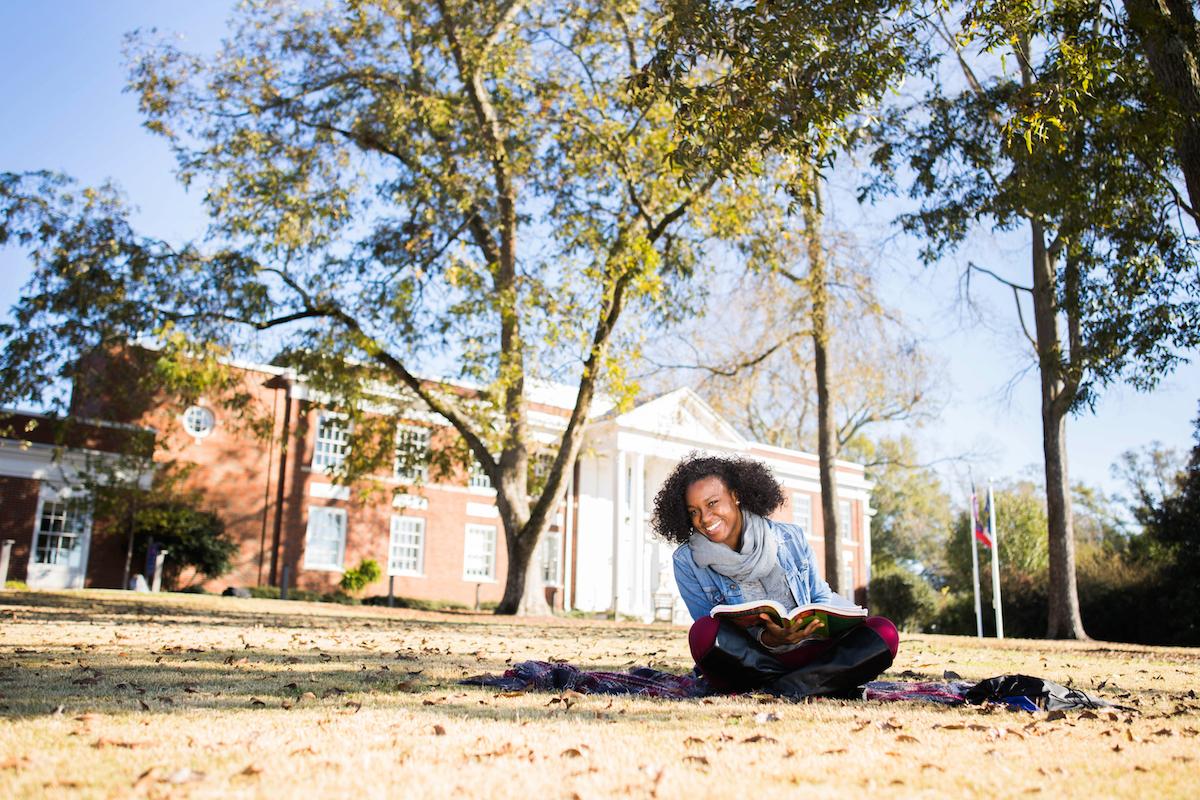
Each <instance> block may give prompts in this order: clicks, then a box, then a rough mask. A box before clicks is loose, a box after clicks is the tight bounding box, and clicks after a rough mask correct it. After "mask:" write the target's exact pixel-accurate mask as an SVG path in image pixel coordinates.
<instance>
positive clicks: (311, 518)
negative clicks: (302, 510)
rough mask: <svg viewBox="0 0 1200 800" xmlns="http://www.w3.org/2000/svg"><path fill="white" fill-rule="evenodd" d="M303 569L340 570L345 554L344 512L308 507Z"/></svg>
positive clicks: (342, 510) (339, 509)
mask: <svg viewBox="0 0 1200 800" xmlns="http://www.w3.org/2000/svg"><path fill="white" fill-rule="evenodd" d="M304 542H305V544H304V568H305V569H329V570H340V569H341V568H342V558H343V556H344V554H345V552H346V510H345V509H343V508H325V507H323V506H309V507H308V533H307V534H306V536H305V539H304Z"/></svg>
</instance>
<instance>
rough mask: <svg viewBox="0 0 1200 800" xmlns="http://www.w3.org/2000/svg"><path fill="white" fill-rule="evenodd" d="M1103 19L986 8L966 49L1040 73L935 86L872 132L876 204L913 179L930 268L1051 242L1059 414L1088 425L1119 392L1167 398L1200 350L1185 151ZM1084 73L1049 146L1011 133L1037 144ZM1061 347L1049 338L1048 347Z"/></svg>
mask: <svg viewBox="0 0 1200 800" xmlns="http://www.w3.org/2000/svg"><path fill="white" fill-rule="evenodd" d="M1101 8H1102V6H1100V5H1096V4H1092V3H1080V2H1058V3H1051V4H1046V5H1045V6H1041V7H1038V8H1036V9H1029V10H1028V13H1024V12H1021V13H1015V14H1014V13H1009V12H1011V9H1008V10H1007V11H1006V6H1005V5H1004V4H1002V3H994V4H985V3H977V4H974V13H973V15H972V16H971V18H970V19H969V23H970V24H972V25H973V26H974V27H973V28H971V29H970V30H968V31H967V32H965V33H964V34H963V41H964V43H965V44H967V45H970V44H971V43H972V42H975V43H976V44H977V45H980V44H981V45H983V46H988V47H993V48H995V50H994V51H993V52H992V53H990V54H989V55H991V56H993V57H994V56H995V55H999V54H1000V52H1002V51H1009V50H1013V49H1019V48H1021V47H1027V48H1028V50H1029V53H1028V57H1027V59H1023V58H1014V59H1013V60H1014V61H1016V62H1017V64H1018V66H1020V65H1021V64H1022V63H1024V65H1025V66H1024V67H1021V68H1019V69H1015V70H1009V71H1002V70H1001V71H996V72H994V73H993V74H991V75H987V74H982V73H980V74H978V75H976V74H975V73H973V72H972V73H971V80H973V81H975V82H976V83H975V84H974V85H971V86H966V87H963V85H962V83H949V82H945V83H943V82H934V83H933V84H932V85H933V88H932V89H931V90H930V91H929V92H928V94H927V95H926V97H925V98H924V99H923V100H922V101H921V102H920V103H918V104H917V105H915V106H912V107H903V108H897V109H895V110H894V111H893V113H892V114H891V115H890V116H889V117H888V118H887V119H886V121H884V122H882V123H881V124H880V125H878V126H877V127H876V130H875V132H874V141H875V142H876V143H877V144H878V148H877V150H876V152H875V164H876V166H877V167H878V171H877V172H876V173H875V179H874V182H873V183H872V185H871V186H869V187H868V188H867V189H866V190H865V192H864V195H865V196H874V194H875V192H878V191H880V190H882V189H884V188H885V187H889V186H893V184H892V181H893V179H894V178H895V176H896V174H897V172H896V169H897V168H898V167H903V168H906V172H907V174H911V176H912V181H911V185H910V190H909V191H910V194H911V195H912V196H913V197H914V198H915V199H916V200H918V201H919V203H920V207H919V209H918V210H917V211H915V212H913V213H911V214H907V215H905V216H903V217H902V218H901V222H902V224H903V226H904V228H905V229H906V230H909V231H913V232H916V233H919V234H921V235H922V237H923V238H924V240H925V242H926V246H925V249H924V251H923V252H924V257H925V259H926V261H929V262H933V261H936V260H937V259H939V258H941V257H942V256H944V255H946V254H948V253H950V252H952V251H954V250H955V249H957V248H958V247H959V246H960V245H962V244H963V243H964V242H966V241H968V238H969V236H970V234H971V233H972V231H973V230H975V228H976V227H977V226H983V227H989V228H991V229H993V230H998V231H1008V230H1015V229H1018V228H1024V227H1025V226H1026V225H1028V224H1031V223H1032V224H1034V225H1035V226H1039V227H1040V229H1041V230H1042V231H1044V236H1043V238H1042V241H1040V242H1038V243H1036V244H1035V245H1034V252H1035V253H1036V252H1039V251H1038V248H1044V253H1045V255H1046V257H1047V258H1048V259H1049V260H1050V262H1051V264H1052V265H1054V267H1055V269H1054V271H1053V272H1052V276H1051V277H1052V279H1053V281H1054V285H1053V286H1051V287H1049V288H1050V290H1051V291H1052V293H1053V294H1052V297H1049V298H1047V300H1048V302H1050V303H1051V308H1052V310H1053V312H1054V313H1055V314H1056V315H1062V317H1063V318H1064V319H1065V321H1066V326H1065V327H1066V328H1068V329H1069V331H1070V333H1069V336H1065V337H1063V339H1062V341H1061V342H1059V341H1058V337H1059V334H1058V333H1057V332H1055V333H1054V339H1055V342H1056V343H1057V346H1058V347H1060V348H1061V352H1060V353H1059V356H1058V357H1057V359H1056V360H1053V361H1047V360H1046V359H1045V358H1043V359H1042V366H1043V368H1044V369H1047V370H1051V371H1053V372H1054V374H1055V376H1056V379H1059V380H1062V381H1063V382H1064V388H1063V394H1062V397H1063V400H1062V401H1061V402H1062V403H1064V404H1065V406H1068V407H1070V408H1072V409H1074V410H1080V409H1083V408H1087V407H1090V406H1091V405H1093V404H1094V402H1095V400H1096V398H1097V397H1098V393H1099V391H1100V390H1101V389H1102V388H1103V387H1105V386H1107V385H1108V384H1110V383H1113V382H1116V381H1126V382H1128V383H1130V384H1132V385H1133V386H1135V387H1137V388H1139V389H1147V388H1150V387H1152V386H1154V385H1155V384H1156V382H1157V381H1158V380H1159V378H1160V377H1161V376H1162V375H1163V374H1164V373H1165V372H1167V371H1169V370H1170V369H1171V368H1172V367H1173V366H1174V365H1176V364H1178V363H1180V361H1181V360H1183V359H1185V358H1186V352H1187V349H1188V348H1190V347H1194V346H1195V345H1196V344H1197V342H1198V341H1200V288H1198V286H1197V283H1196V281H1195V280H1194V274H1195V270H1196V268H1197V267H1196V265H1197V259H1196V250H1195V243H1194V242H1192V241H1190V240H1189V238H1188V236H1187V233H1186V231H1185V230H1183V229H1182V227H1181V226H1180V224H1179V219H1178V218H1173V217H1172V216H1171V215H1170V214H1169V213H1167V212H1166V209H1169V208H1170V207H1171V206H1172V204H1174V203H1175V201H1176V197H1175V195H1174V193H1173V191H1172V188H1171V179H1172V178H1174V177H1175V176H1176V173H1175V172H1174V168H1173V166H1172V164H1173V152H1172V151H1173V147H1174V144H1173V141H1174V140H1173V135H1172V131H1171V129H1170V126H1169V125H1168V124H1167V120H1166V119H1165V117H1164V116H1163V115H1157V114H1147V113H1144V111H1143V109H1146V108H1156V107H1158V106H1160V105H1161V104H1162V97H1161V95H1160V94H1159V93H1158V91H1157V90H1156V88H1155V87H1154V85H1153V84H1152V82H1151V81H1150V78H1149V74H1148V71H1147V68H1146V65H1145V63H1144V62H1143V61H1142V60H1141V58H1140V57H1139V56H1138V54H1137V51H1136V48H1134V47H1131V46H1130V42H1129V41H1128V38H1127V34H1126V32H1125V31H1123V29H1122V28H1120V26H1117V25H1110V24H1104V23H1105V21H1104V20H1097V19H1096V18H1095V17H1094V16H1093V14H1094V12H1095V11H1096V10H1097V9H1101ZM1094 23H1097V24H1094ZM1063 45H1066V47H1065V49H1064V47H1063ZM962 55H963V57H964V59H966V60H969V58H970V56H971V55H972V53H971V50H970V49H969V48H968V49H965V50H963V51H962ZM1078 58H1083V59H1085V60H1086V65H1087V66H1086V68H1087V69H1088V70H1090V72H1091V73H1092V74H1093V75H1094V79H1093V80H1091V81H1090V82H1089V84H1088V85H1087V87H1086V90H1083V89H1079V88H1078V87H1076V89H1077V91H1075V92H1074V93H1072V94H1071V96H1070V108H1069V113H1066V112H1065V111H1064V113H1062V114H1061V115H1049V116H1043V119H1044V120H1046V121H1047V124H1045V125H1043V126H1041V127H1036V128H1034V129H1033V130H1034V131H1035V133H1036V136H1037V138H1038V139H1039V140H1040V141H1038V142H1036V146H1032V147H1031V146H1030V144H1029V143H1028V142H1026V141H1025V135H1024V134H1022V135H1020V136H1019V137H1017V138H1016V139H1014V137H1012V136H1011V135H1010V130H1009V129H1008V127H1006V126H1008V125H1010V124H1018V121H1020V120H1024V121H1025V122H1021V123H1019V124H1020V125H1023V126H1026V127H1025V130H1026V131H1028V130H1030V128H1028V126H1027V123H1028V120H1027V118H1026V115H1027V113H1028V112H1029V109H1030V108H1033V107H1037V106H1038V104H1039V102H1040V100H1041V99H1043V98H1044V97H1045V96H1047V95H1048V94H1053V95H1054V96H1056V97H1059V98H1060V100H1061V99H1062V97H1063V94H1062V92H1061V91H1060V90H1061V89H1062V86H1063V84H1062V81H1064V80H1068V79H1070V78H1072V77H1073V78H1074V79H1078V77H1079V75H1080V67H1079V65H1078V64H1077V63H1074V62H1072V61H1071V60H1072V59H1078ZM981 60H982V59H981ZM1068 62H1071V63H1068ZM1050 120H1052V123H1051V122H1050ZM1035 260H1036V259H1035ZM981 266H985V267H986V266H988V265H986V264H982V265H981ZM993 266H995V265H993ZM1020 283H1021V282H1019V281H1018V282H1017V288H1016V290H1017V291H1019V290H1020V288H1021V287H1020ZM1027 291H1028V289H1027ZM1039 291H1041V290H1040V289H1039V288H1038V287H1036V286H1035V287H1033V294H1034V296H1035V302H1038V301H1037V300H1036V298H1037V297H1038V293H1039ZM1048 335H1049V332H1048V331H1045V330H1041V328H1040V327H1039V332H1038V337H1039V342H1040V343H1041V345H1043V346H1048V341H1047V340H1046V337H1047V336H1048Z"/></svg>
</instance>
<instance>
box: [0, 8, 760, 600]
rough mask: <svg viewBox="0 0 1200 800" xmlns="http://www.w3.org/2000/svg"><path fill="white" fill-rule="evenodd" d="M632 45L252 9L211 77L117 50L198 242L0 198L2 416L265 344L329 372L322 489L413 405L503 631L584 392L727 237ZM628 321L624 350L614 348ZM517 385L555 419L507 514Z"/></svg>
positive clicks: (344, 11)
mask: <svg viewBox="0 0 1200 800" xmlns="http://www.w3.org/2000/svg"><path fill="white" fill-rule="evenodd" d="M655 23H656V18H655V16H654V14H653V9H651V8H643V7H642V6H640V5H639V4H637V3H631V2H622V3H616V4H614V3H610V2H599V0H591V1H589V2H584V3H571V4H565V5H564V4H558V3H549V2H542V3H534V4H529V5H525V4H519V3H503V4H500V3H493V2H482V1H481V0H447V1H446V2H442V3H437V4H433V3H427V2H421V1H418V0H398V2H382V0H374V1H373V0H366V1H365V2H340V3H339V2H334V3H330V4H328V5H320V6H303V7H301V6H296V5H295V4H293V3H291V2H288V1H287V0H263V2H256V3H247V4H241V5H239V6H238V7H237V10H236V11H235V12H234V17H233V19H232V20H231V22H230V31H229V34H228V36H227V37H225V38H224V39H223V42H222V46H221V48H220V50H219V51H218V52H216V53H215V54H213V55H211V56H205V57H201V56H196V55H193V54H190V53H187V52H184V51H182V50H180V49H179V46H178V43H177V41H175V40H172V39H171V38H169V37H167V38H163V39H157V38H156V35H155V34H153V33H137V34H134V35H132V36H131V37H130V40H129V48H128V52H129V54H130V59H131V64H130V89H131V91H132V92H133V94H134V95H135V96H136V97H137V98H138V102H139V105H140V109H141V112H142V114H143V116H144V118H145V124H146V126H147V128H148V129H150V130H151V131H154V132H157V133H159V134H161V135H162V136H163V137H164V138H165V139H166V140H167V141H168V143H169V144H170V146H171V148H172V149H173V151H174V153H175V155H176V157H177V161H178V167H179V170H178V174H179V177H180V179H181V180H182V181H183V182H184V183H185V184H188V185H190V184H192V183H198V184H202V185H203V186H204V200H205V203H206V206H207V209H208V211H209V215H210V227H209V231H208V233H209V236H208V237H207V238H206V239H205V244H204V245H203V246H201V245H198V244H195V245H193V244H175V243H166V242H162V241H159V240H156V239H154V238H152V237H150V236H146V235H143V234H140V233H138V232H137V231H135V230H134V228H133V226H132V225H131V223H130V216H131V212H130V210H129V208H128V206H127V205H126V204H125V203H124V201H123V199H122V198H121V197H120V196H119V194H118V193H117V192H116V191H115V190H113V189H112V188H111V187H102V188H100V189H96V190H90V189H85V190H79V189H78V188H77V187H75V186H74V184H73V183H72V182H71V181H69V180H68V179H65V178H63V177H61V176H56V175H50V174H47V173H37V174H31V175H12V174H3V175H0V244H3V243H6V242H7V243H10V244H14V245H16V246H19V247H21V248H22V249H23V250H24V251H25V252H26V253H27V254H28V255H29V257H30V260H31V261H32V262H33V265H34V276H33V279H32V281H31V284H30V290H29V292H27V294H26V295H25V297H24V298H23V299H22V301H21V302H19V303H18V307H17V309H16V310H15V312H14V318H15V323H14V324H13V325H10V326H6V327H4V328H2V329H0V343H3V350H2V351H0V400H5V399H12V400H16V399H24V398H31V397H37V398H40V397H41V395H42V394H43V393H44V391H45V390H46V387H51V386H57V385H58V381H59V379H60V378H62V377H69V376H68V375H64V374H63V373H64V371H67V372H69V367H66V366H64V365H69V364H71V363H73V362H74V361H75V360H76V359H78V358H79V356H80V355H81V354H83V353H87V352H91V350H92V349H94V348H95V347H97V346H100V345H110V344H119V343H123V342H125V341H128V340H130V339H135V338H137V337H149V338H151V339H153V340H154V341H156V342H158V343H160V344H162V345H163V346H165V347H169V348H171V349H172V350H173V351H177V352H182V353H202V354H218V355H220V354H234V355H238V356H240V355H243V354H244V353H246V352H247V351H250V350H251V349H252V347H253V346H255V344H256V342H259V341H261V337H262V333H261V332H263V331H271V332H272V333H271V341H273V342H279V343H280V345H281V351H282V352H281V354H280V358H279V360H280V363H293V364H303V365H305V366H306V367H309V368H311V367H313V366H314V362H315V361H322V360H323V364H324V365H327V366H328V369H312V371H306V378H307V379H308V380H309V382H310V386H311V388H312V389H313V390H314V391H315V392H317V393H319V394H326V395H328V398H329V403H328V404H329V405H330V406H332V407H334V408H335V409H336V410H339V411H343V412H345V413H347V414H348V415H349V417H350V421H351V423H352V430H353V432H352V439H353V442H352V450H351V453H352V454H353V456H352V458H351V459H349V460H348V461H347V463H346V467H345V469H344V470H343V471H342V472H341V473H340V474H339V475H337V476H336V477H338V478H339V479H341V480H344V481H349V480H353V479H354V478H356V477H360V476H361V475H362V474H364V473H365V472H369V471H372V470H373V469H390V466H391V461H392V458H393V455H394V440H393V439H390V438H389V436H390V433H391V431H392V430H394V428H393V427H391V426H388V425H386V424H371V423H370V422H369V421H368V420H369V418H370V417H371V416H372V415H375V414H383V415H385V416H388V415H390V416H393V417H398V418H403V417H404V416H405V413H406V412H407V411H408V410H409V409H411V408H412V407H413V406H414V404H419V405H421V406H423V407H425V409H427V410H429V411H432V412H433V413H436V414H439V415H441V416H442V417H444V418H445V419H446V420H447V421H448V423H449V424H450V425H451V426H452V427H454V428H455V429H456V430H457V432H458V434H459V436H460V437H461V439H462V441H463V443H464V450H468V451H469V453H470V456H471V458H472V460H477V461H478V462H479V463H480V464H482V465H483V467H484V469H485V470H486V471H487V472H488V474H489V476H491V477H492V479H493V483H494V484H495V485H496V487H497V491H498V492H500V493H501V494H502V495H504V496H505V498H506V501H505V502H501V503H500V504H499V507H500V508H501V516H502V522H503V524H504V528H505V542H506V544H507V546H508V547H509V559H508V564H509V575H508V585H507V586H506V594H505V600H504V602H503V603H502V604H501V606H502V610H504V611H507V612H509V613H512V612H515V611H516V610H517V601H518V599H519V598H521V597H522V592H521V588H522V587H523V584H524V582H525V574H526V570H527V568H528V565H529V556H530V554H531V553H532V552H533V551H534V545H535V544H536V541H537V539H538V537H539V536H540V535H541V532H542V530H543V529H544V528H545V527H546V526H547V524H548V522H547V520H548V519H550V518H551V514H550V511H551V510H552V508H553V505H554V503H555V502H556V501H557V498H558V495H559V493H560V492H561V491H562V489H563V487H564V486H565V482H566V478H565V474H566V471H567V468H568V466H569V465H570V464H571V463H573V461H574V458H575V455H576V454H577V453H578V449H579V447H580V446H581V443H582V434H583V424H584V420H585V416H586V412H587V409H588V408H589V407H590V405H591V400H592V398H593V396H594V394H595V392H596V391H603V390H605V389H607V390H609V391H610V392H612V394H613V395H614V396H616V397H618V398H622V397H626V398H627V397H629V396H631V395H632V393H633V392H634V391H635V389H636V387H635V386H634V385H633V381H632V380H631V379H630V378H629V377H628V375H627V374H626V372H625V366H626V365H627V364H628V363H629V361H630V359H631V357H632V356H634V355H636V353H637V352H638V349H639V348H640V344H641V340H642V337H643V336H645V335H646V331H647V330H648V329H652V327H653V325H654V324H656V323H662V322H664V321H667V320H669V319H670V318H672V317H673V316H675V315H677V314H678V313H680V309H686V308H687V307H688V305H687V302H686V301H687V299H688V297H689V295H690V280H691V278H692V277H693V275H694V273H695V271H696V270H697V268H698V267H699V266H700V265H701V264H702V263H703V262H702V261H701V258H700V256H701V255H703V248H704V246H705V243H706V241H707V239H708V238H709V236H710V235H711V233H710V231H711V230H712V229H713V226H710V225H709V224H708V223H707V222H706V221H705V220H706V219H707V218H708V217H712V218H713V219H719V220H723V221H725V222H729V221H734V222H735V223H736V220H738V219H739V214H738V213H737V212H736V210H733V209H736V207H737V205H738V204H739V203H740V202H741V201H742V198H743V196H744V194H745V191H748V190H742V189H739V188H736V187H734V186H733V185H732V184H722V183H721V181H722V178H723V176H724V173H723V172H722V171H721V169H710V168H702V169H698V170H697V169H693V170H689V171H684V170H682V169H680V168H679V167H678V166H677V165H675V164H673V163H672V162H671V161H670V159H669V158H668V154H669V152H670V150H671V147H672V143H671V137H670V130H671V127H670V119H671V114H672V109H671V107H670V106H669V105H668V104H667V103H666V102H664V101H661V100H650V101H648V102H647V101H646V98H639V99H638V101H637V102H634V99H633V98H632V97H631V95H630V93H629V91H628V87H629V81H628V79H629V77H630V74H631V73H632V72H634V71H635V70H637V69H638V67H639V65H640V64H643V63H645V62H646V61H648V60H649V54H650V52H651V51H652V49H653V48H654V46H655V44H656V36H657V31H656V29H655ZM719 186H720V187H721V188H723V189H724V190H725V191H723V192H715V191H714V189H715V188H716V187H719ZM723 230H727V228H723ZM628 313H634V314H638V315H641V316H642V317H643V319H644V320H645V321H646V325H643V326H641V327H640V328H639V329H637V330H634V331H622V330H621V329H620V326H619V322H620V321H621V318H622V315H624V314H628ZM180 363H185V362H183V361H181V362H180ZM563 365H566V366H565V367H564V366H563ZM448 367H449V368H452V369H453V368H457V369H458V372H457V374H450V375H447V374H444V372H443V371H444V370H445V369H447V368H448ZM427 372H429V373H435V374H436V373H442V374H440V375H439V377H445V378H458V379H462V380H463V381H465V382H467V383H469V384H470V385H473V386H478V387H480V391H479V393H478V394H472V395H466V394H464V393H462V392H459V391H458V390H451V389H448V388H447V387H445V386H441V385H438V384H435V383H432V382H429V381H424V380H422V379H421V378H419V377H418V376H419V375H421V374H422V373H427ZM539 378H552V379H554V380H557V381H560V382H562V381H566V382H569V383H575V384H576V385H577V386H578V387H579V402H578V404H577V407H576V413H575V415H574V417H573V418H572V420H571V421H570V422H569V424H568V426H567V428H566V431H565V432H564V434H563V437H562V440H561V442H560V443H559V446H558V447H557V448H556V451H557V452H558V453H559V456H558V457H557V458H556V460H555V462H554V467H553V469H552V470H551V472H550V475H549V476H548V477H547V479H546V480H545V481H544V487H545V490H544V491H543V493H542V495H540V496H537V497H534V498H532V501H531V499H530V497H529V494H528V492H527V462H528V455H529V449H530V441H531V436H530V434H529V429H528V420H527V416H526V401H527V397H526V393H527V390H528V388H530V387H531V386H532V385H533V382H534V381H535V380H537V379H539ZM180 382H181V383H183V384H185V385H186V384H187V381H186V380H180ZM509 587H514V590H513V592H510V591H509ZM536 595H537V592H532V593H531V595H530V596H536Z"/></svg>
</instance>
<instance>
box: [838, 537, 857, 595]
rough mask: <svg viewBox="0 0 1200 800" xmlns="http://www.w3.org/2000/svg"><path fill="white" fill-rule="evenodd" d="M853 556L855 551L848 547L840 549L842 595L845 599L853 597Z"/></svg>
mask: <svg viewBox="0 0 1200 800" xmlns="http://www.w3.org/2000/svg"><path fill="white" fill-rule="evenodd" d="M854 556H855V552H854V551H853V550H850V549H846V550H843V551H842V574H841V575H840V577H841V579H842V584H843V586H842V595H843V596H844V597H845V598H846V599H847V600H853V599H854Z"/></svg>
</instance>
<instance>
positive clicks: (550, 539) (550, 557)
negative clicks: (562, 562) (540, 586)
mask: <svg viewBox="0 0 1200 800" xmlns="http://www.w3.org/2000/svg"><path fill="white" fill-rule="evenodd" d="M561 542H562V539H561V537H560V536H559V533H558V531H553V530H552V531H546V532H545V533H543V534H542V544H541V550H542V557H541V563H542V582H543V583H545V584H546V585H547V586H558V585H559V584H560V583H561V582H562V578H561V576H560V575H559V549H560V545H561Z"/></svg>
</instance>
